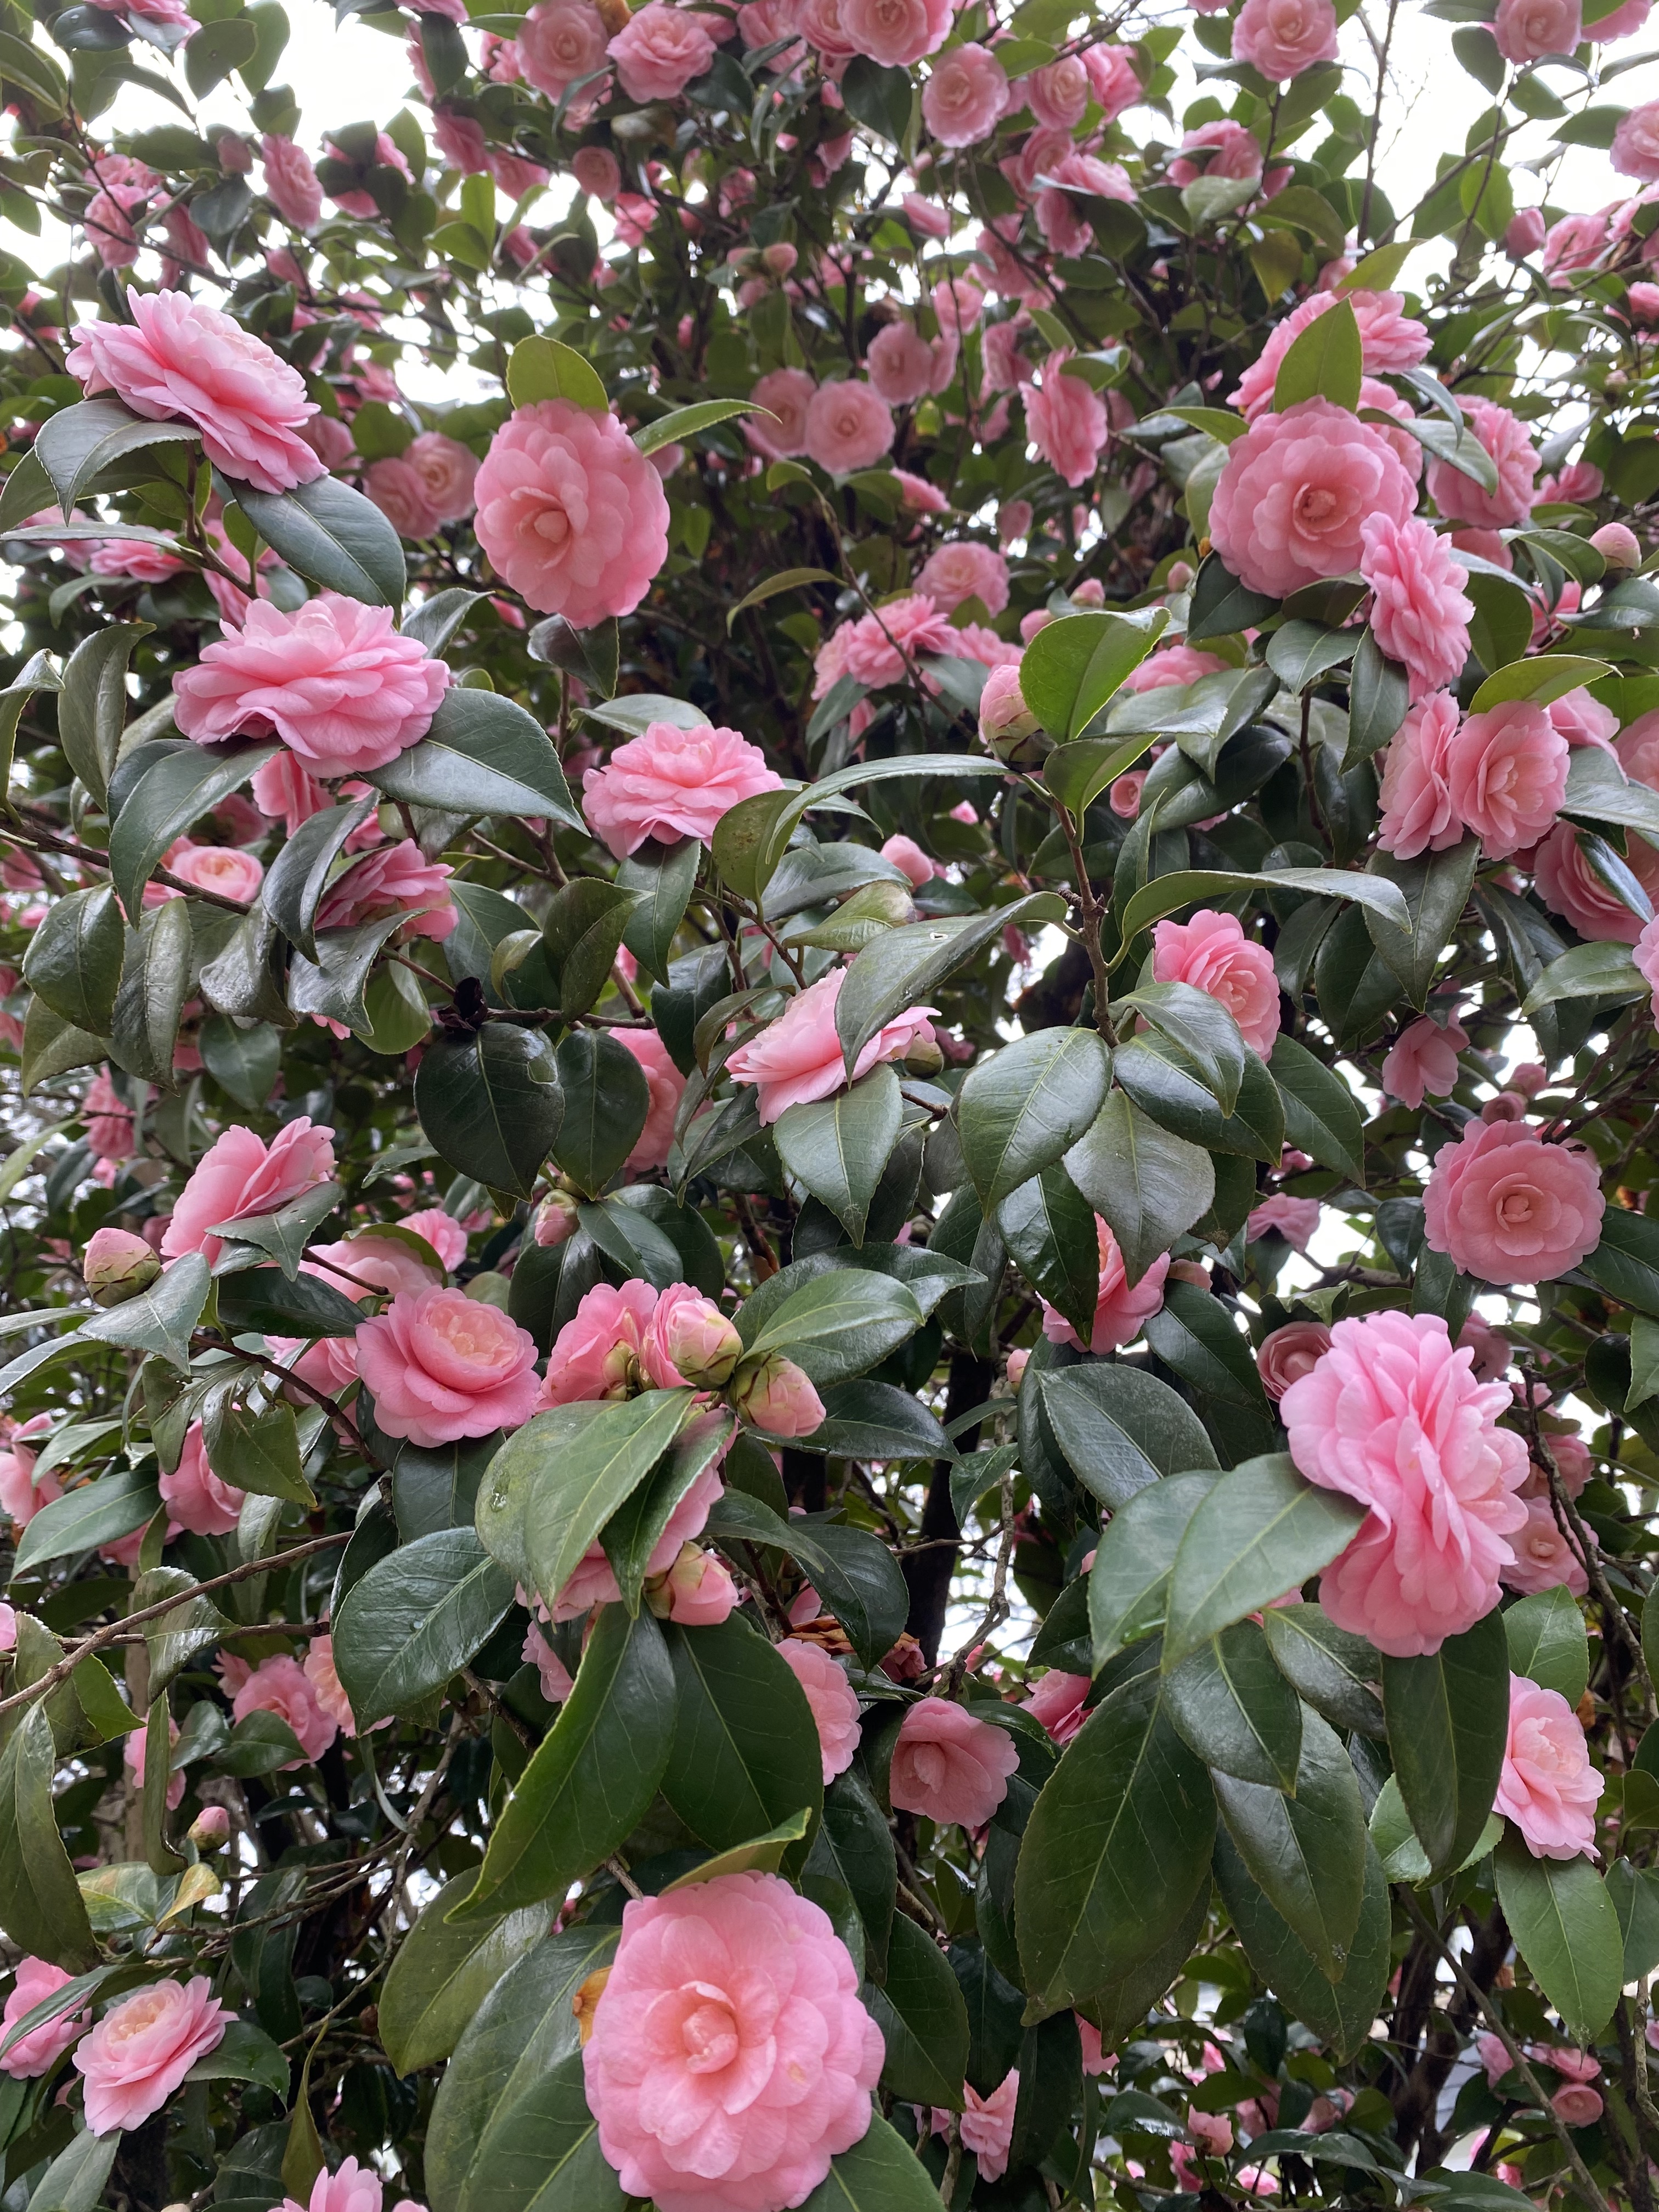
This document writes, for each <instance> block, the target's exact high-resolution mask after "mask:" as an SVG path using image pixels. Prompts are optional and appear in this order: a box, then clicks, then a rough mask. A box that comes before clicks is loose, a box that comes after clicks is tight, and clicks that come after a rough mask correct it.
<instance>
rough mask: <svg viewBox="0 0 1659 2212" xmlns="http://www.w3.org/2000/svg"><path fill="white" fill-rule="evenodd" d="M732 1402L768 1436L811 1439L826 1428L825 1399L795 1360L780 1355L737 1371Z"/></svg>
mask: <svg viewBox="0 0 1659 2212" xmlns="http://www.w3.org/2000/svg"><path fill="white" fill-rule="evenodd" d="M732 1405H733V1406H734V1407H736V1408H737V1410H738V1413H740V1414H741V1415H742V1417H743V1419H744V1420H745V1421H749V1422H750V1423H752V1424H753V1425H754V1426H755V1427H756V1428H757V1429H760V1430H762V1431H763V1432H764V1433H765V1434H766V1435H767V1436H769V1437H810V1436H811V1434H812V1432H813V1431H814V1430H815V1429H818V1428H822V1427H823V1399H822V1398H820V1397H819V1395H818V1394H817V1391H816V1390H815V1389H813V1388H812V1385H811V1382H810V1381H809V1380H808V1379H807V1376H806V1375H805V1373H804V1371H803V1370H801V1369H800V1368H799V1367H797V1366H796V1364H795V1363H794V1361H793V1359H786V1358H784V1357H783V1354H782V1353H781V1352H768V1353H767V1355H766V1357H765V1358H763V1359H755V1360H746V1361H745V1362H744V1364H743V1365H742V1366H741V1367H739V1368H738V1372H737V1376H736V1377H735V1379H734V1380H733V1382H732Z"/></svg>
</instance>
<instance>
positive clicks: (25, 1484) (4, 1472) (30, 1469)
mask: <svg viewBox="0 0 1659 2212" xmlns="http://www.w3.org/2000/svg"><path fill="white" fill-rule="evenodd" d="M45 1427H46V1415H45V1414H37V1415H36V1416H35V1419H34V1420H33V1421H32V1422H25V1424H24V1425H23V1427H22V1428H21V1429H20V1430H18V1431H16V1432H15V1435H14V1436H13V1437H12V1438H11V1441H10V1443H9V1447H8V1448H7V1449H4V1450H0V1512H4V1513H7V1514H9V1516H10V1517H11V1525H12V1529H13V1533H14V1534H15V1535H21V1534H22V1532H23V1530H24V1529H25V1528H27V1526H28V1524H29V1522H31V1521H33V1518H34V1516H35V1515H36V1514H37V1513H38V1512H39V1511H40V1508H41V1507H42V1506H43V1505H50V1504H52V1500H53V1498H61V1497H62V1496H63V1494H64V1486H63V1485H62V1484H61V1483H60V1482H59V1481H58V1477H57V1476H56V1475H55V1474H43V1475H41V1476H40V1478H39V1479H38V1480H37V1479H36V1476H35V1473H34V1462H35V1454H34V1453H33V1452H32V1451H31V1450H30V1449H29V1448H28V1446H27V1444H26V1443H24V1442H23V1438H24V1437H25V1436H27V1435H28V1434H29V1433H31V1431H33V1432H34V1433H37V1434H38V1433H39V1432H40V1430H43V1429H44V1428H45Z"/></svg>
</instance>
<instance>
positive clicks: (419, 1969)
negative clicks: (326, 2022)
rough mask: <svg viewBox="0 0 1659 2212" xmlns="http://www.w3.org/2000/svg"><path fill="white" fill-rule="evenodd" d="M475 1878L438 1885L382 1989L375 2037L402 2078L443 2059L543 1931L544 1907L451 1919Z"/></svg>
mask: <svg viewBox="0 0 1659 2212" xmlns="http://www.w3.org/2000/svg"><path fill="white" fill-rule="evenodd" d="M476 1879H477V1876H476V1875H474V1874H473V1873H472V1872H471V1870H469V1871H468V1872H467V1873H465V1874H459V1875H455V1876H454V1877H453V1880H452V1881H447V1882H446V1883H445V1884H444V1886H443V1887H442V1888H441V1890H440V1891H439V1892H438V1894H437V1895H436V1896H435V1898H434V1899H432V1902H431V1903H430V1904H429V1905H427V1906H426V1908H425V1909H424V1911H422V1914H421V1917H420V1918H419V1919H418V1920H417V1921H416V1923H415V1925H414V1926H413V1927H412V1928H411V1929H410V1931H409V1933H408V1935H407V1936H405V1937H404V1940H403V1942H402V1943H401V1944H400V1945H399V1946H398V1951H397V1954H396V1955H395V1956H394V1958H393V1959H392V1968H391V1971H390V1972H389V1973H388V1974H387V1975H386V1980H385V1982H384V1983H383V1984H382V1985H381V1989H380V2021H379V2025H378V2027H377V2028H376V2031H375V2032H376V2033H377V2034H378V2035H379V2037H380V2041H381V2043H382V2044H383V2045H385V2048H386V2056H387V2057H389V2058H390V2059H391V2061H392V2064H393V2065H394V2066H395V2067H396V2068H397V2069H398V2072H399V2073H400V2074H410V2073H412V2072H413V2071H414V2070H415V2069H416V2067H417V2066H429V2065H431V2064H432V2063H434V2062H435V2060H437V2059H440V2058H447V2057H448V2056H449V2054H450V2052H451V2051H453V2050H454V2048H455V2045H456V2044H457V2043H458V2042H459V2040H460V2038H461V2035H462V2033H463V2032H464V2031H465V2028H466V2027H468V2026H469V2024H470V2023H471V2020H472V2018H473V2015H475V2014H476V2013H477V2009H478V2008H479V2006H480V2005H481V2004H482V2003H483V2001H484V1999H485V1998H486V1997H487V1996H489V1993H490V1991H491V1990H493V1989H494V1988H495V1985H496V1984H497V1983H498V1982H499V1981H500V1980H501V1977H502V1975H503V1974H505V1973H506V1972H507V1969H508V1968H509V1967H510V1966H513V1964H514V1963H515V1962H516V1961H517V1960H519V1959H520V1958H522V1957H523V1955H524V1954H525V1953H526V1951H528V1950H529V1949H530V1948H531V1946H532V1944H535V1943H538V1942H540V1941H541V1939H542V1937H543V1936H545V1935H546V1933H547V1927H548V1919H549V1913H548V1908H547V1907H546V1906H545V1905H524V1906H521V1907H520V1910H519V1911H516V1912H509V1913H507V1914H506V1915H505V1916H504V1917H502V1918H501V1919H500V1920H496V1921H493V1922H492V1921H489V1920H487V1919H485V1918H484V1917H483V1915H482V1914H479V1915H475V1916H474V1917H471V1918H469V1919H466V1920H461V1921H452V1920H450V1918H449V1917H448V1915H449V1912H450V1910H451V1908H452V1907H453V1906H454V1905H459V1903H460V1901H461V1899H463V1898H464V1897H465V1895H466V1894H467V1893H468V1892H469V1891H470V1890H471V1888H472V1886H473V1883H474V1881H476ZM284 2087H286V2084H284Z"/></svg>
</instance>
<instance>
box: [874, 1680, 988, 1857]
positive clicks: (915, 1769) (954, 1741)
mask: <svg viewBox="0 0 1659 2212" xmlns="http://www.w3.org/2000/svg"><path fill="white" fill-rule="evenodd" d="M1018 1765H1019V1750H1018V1746H1017V1745H1016V1744H1015V1741H1014V1739H1013V1737H1012V1735H1010V1734H1009V1733H1008V1731H1007V1730H1006V1729H1000V1728H994V1727H993V1726H992V1724H991V1723H990V1722H989V1721H982V1720H976V1719H975V1717H974V1715H973V1714H972V1713H970V1712H969V1710H968V1708H967V1707H966V1706H965V1705H952V1704H951V1703H950V1701H949V1700H948V1699H944V1698H923V1699H921V1700H920V1701H919V1702H918V1703H917V1704H915V1705H912V1706H911V1707H910V1708H909V1710H908V1712H907V1713H906V1714H905V1716H904V1720H903V1723H902V1726H901V1727H900V1729H899V1732H898V1741H896V1743H895V1745H894V1746H893V1760H892V1766H891V1769H890V1774H889V1778H888V1794H889V1796H890V1798H891V1801H892V1803H893V1807H894V1809H895V1810H896V1811H897V1812H902V1813H920V1814H922V1815H923V1816H924V1817H925V1818H926V1819H927V1820H937V1821H938V1822H939V1823H940V1825H941V1826H943V1825H944V1824H945V1822H947V1821H952V1820H954V1821H956V1822H957V1823H959V1825H960V1826H963V1827H964V1828H982V1827H983V1826H985V1823H986V1822H987V1820H989V1819H990V1817H991V1815H992V1814H993V1813H994V1812H995V1811H996V1809H997V1807H998V1806H999V1805H1000V1804H1001V1802H1002V1801H1003V1799H1004V1798H1005V1797H1006V1796H1007V1795H1008V1777H1009V1776H1010V1775H1011V1774H1012V1772H1013V1771H1014V1769H1015V1768H1016V1767H1017V1766H1018Z"/></svg>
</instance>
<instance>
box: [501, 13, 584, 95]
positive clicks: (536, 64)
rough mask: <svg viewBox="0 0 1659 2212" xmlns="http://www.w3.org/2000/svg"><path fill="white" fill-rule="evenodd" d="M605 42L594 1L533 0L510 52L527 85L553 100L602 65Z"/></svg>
mask: <svg viewBox="0 0 1659 2212" xmlns="http://www.w3.org/2000/svg"><path fill="white" fill-rule="evenodd" d="M606 44H607V35H606V32H605V21H604V19H603V17H602V16H601V15H600V14H599V9H597V8H596V7H594V6H593V5H592V0H537V4H536V6H535V7H533V8H532V9H531V10H530V13H529V14H528V15H526V17H525V19H524V21H523V23H522V25H521V26H520V30H519V33H518V37H517V38H516V40H514V41H513V50H514V52H515V53H516V54H517V56H518V62H519V68H520V71H521V72H522V74H523V76H524V80H525V82H526V84H532V85H533V86H534V87H535V88H536V90H537V91H538V92H544V93H545V94H547V97H548V98H549V99H550V100H558V99H559V98H560V97H561V96H562V94H564V93H565V92H567V91H568V89H569V88H570V87H571V86H572V85H573V84H574V83H576V82H577V81H578V80H579V79H580V78H582V77H589V76H594V75H596V74H597V72H598V71H599V70H602V69H603V68H604V67H605V47H606Z"/></svg>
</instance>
